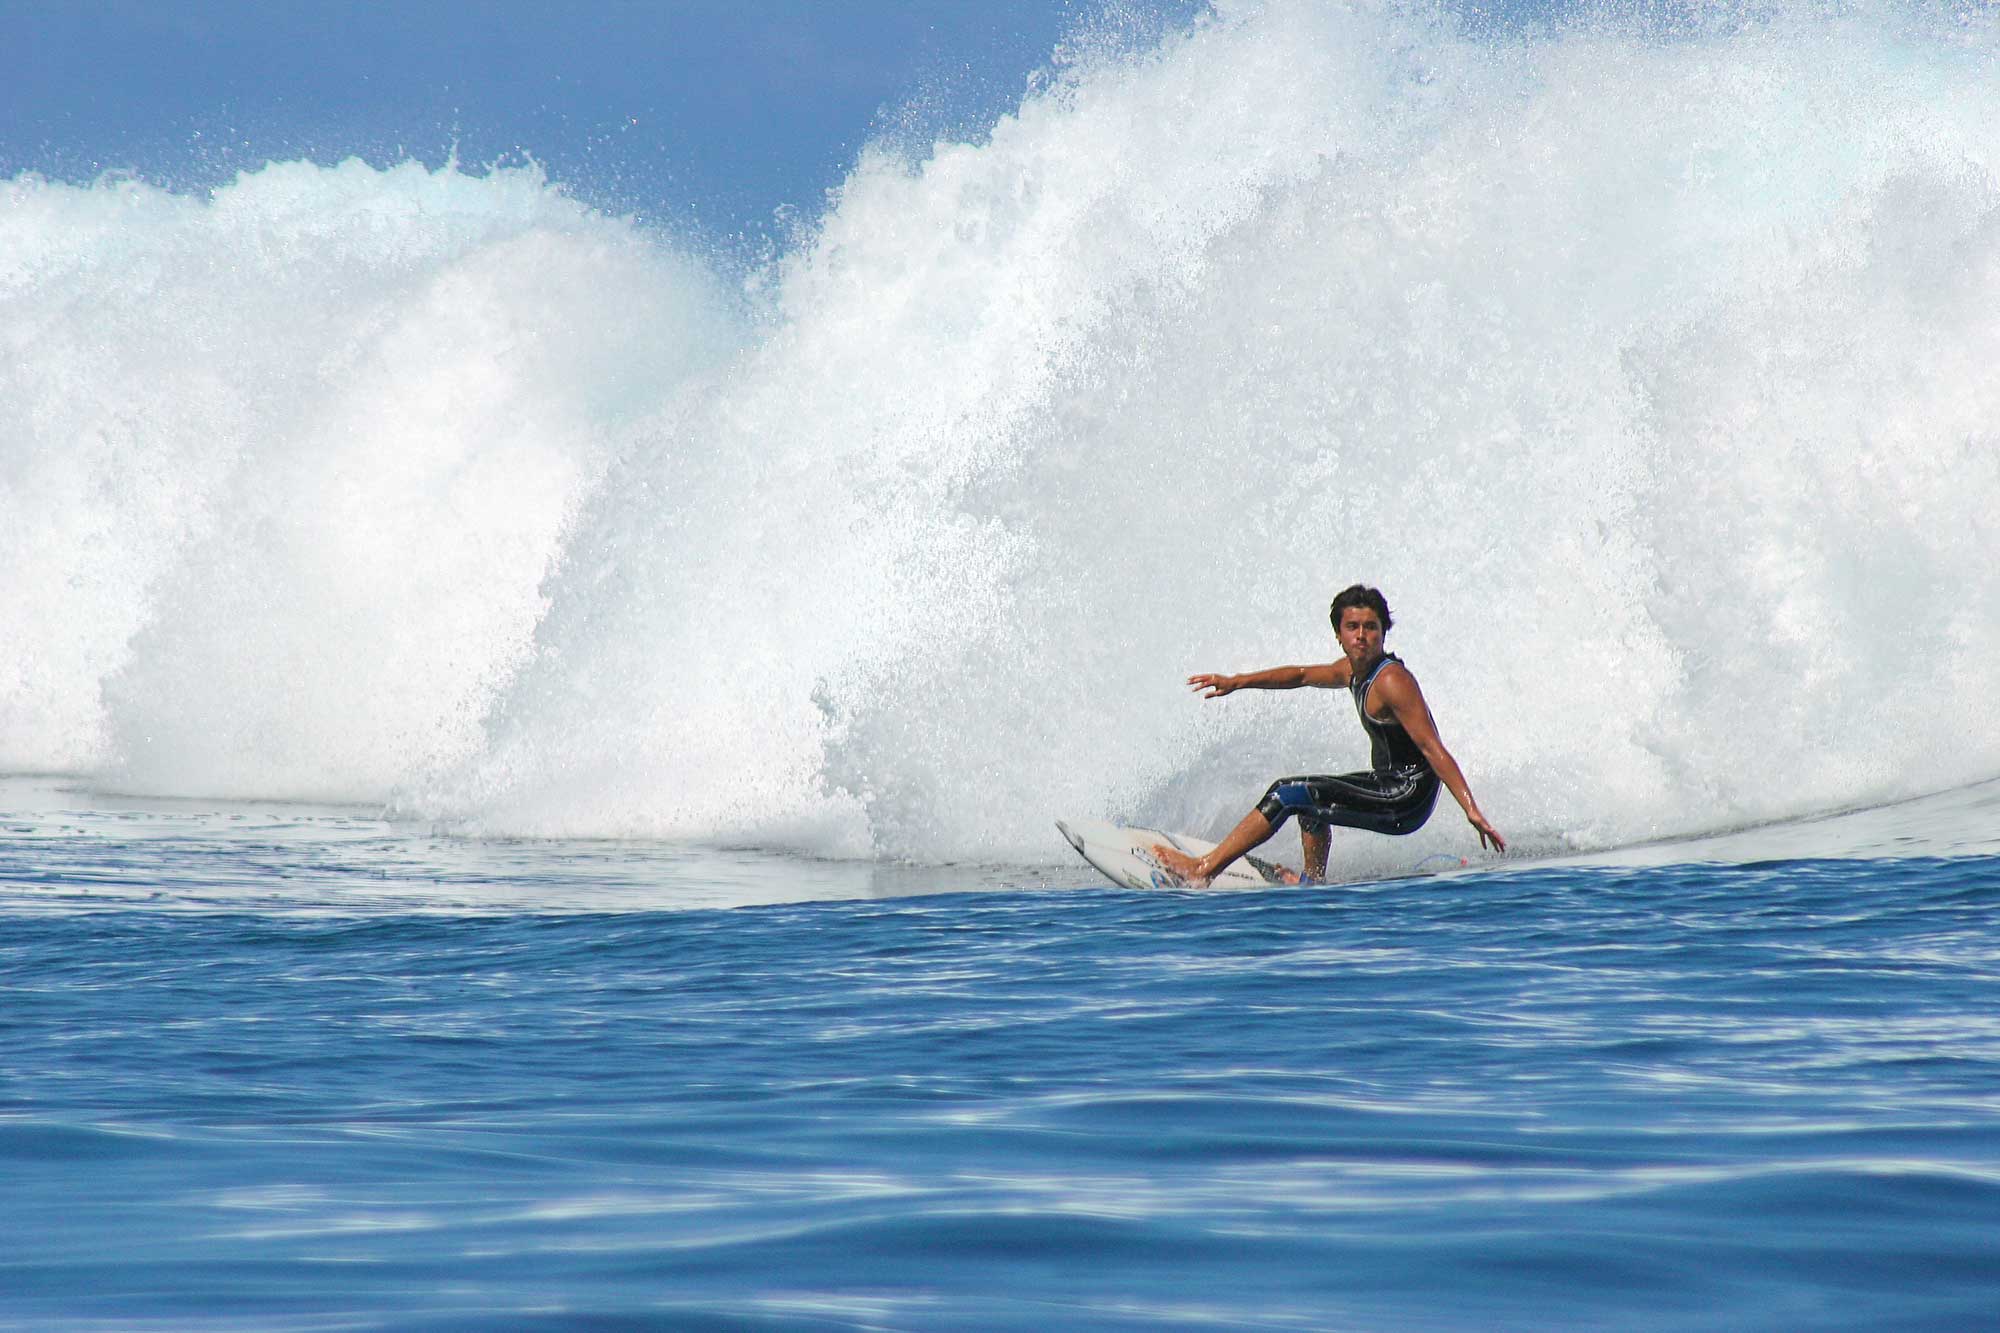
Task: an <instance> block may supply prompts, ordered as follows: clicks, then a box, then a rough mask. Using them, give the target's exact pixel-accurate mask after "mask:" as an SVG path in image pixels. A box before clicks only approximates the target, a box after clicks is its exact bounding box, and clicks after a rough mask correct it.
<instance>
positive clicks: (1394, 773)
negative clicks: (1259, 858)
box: [1257, 764, 1442, 834]
mask: <svg viewBox="0 0 2000 1333" xmlns="http://www.w3.org/2000/svg"><path fill="white" fill-rule="evenodd" d="M1441 785H1442V784H1441V783H1439V782H1438V776H1437V774H1435V773H1433V772H1431V769H1430V765H1428V764H1404V765H1402V766H1401V767H1398V768H1377V769H1371V770H1369V771H1368V772H1366V773H1343V774H1341V775H1339V776H1338V777H1327V776H1320V777H1298V778H1279V779H1278V780H1277V781H1276V782H1274V783H1272V784H1271V789H1270V790H1269V791H1267V792H1265V793H1264V799H1263V800H1261V801H1259V802H1258V803H1257V810H1258V812H1259V813H1260V814H1262V815H1263V816H1264V818H1266V819H1268V820H1270V821H1271V827H1272V828H1274V829H1275V828H1277V827H1278V825H1280V824H1282V823H1284V822H1285V821H1286V820H1287V819H1289V818H1291V817H1292V816H1293V815H1297V816H1298V817H1299V820H1300V822H1301V823H1303V824H1305V825H1307V826H1308V827H1311V826H1313V825H1318V826H1319V827H1321V828H1325V827H1326V826H1327V825H1329V824H1337V825H1339V826H1340V827H1341V828H1358V829H1367V830H1369V831H1371V832H1374V833H1395V834H1403V833H1415V832H1416V831H1417V830H1418V829H1420V828H1422V827H1423V826H1424V821H1425V820H1427V819H1429V818H1430V817H1431V809H1432V807H1433V806H1435V805H1436V804H1437V797H1438V788H1439V786H1441Z"/></svg>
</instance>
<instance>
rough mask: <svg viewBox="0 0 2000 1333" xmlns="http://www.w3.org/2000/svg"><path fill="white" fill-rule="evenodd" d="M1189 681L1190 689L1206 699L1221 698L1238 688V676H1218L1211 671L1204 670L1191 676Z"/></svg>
mask: <svg viewBox="0 0 2000 1333" xmlns="http://www.w3.org/2000/svg"><path fill="white" fill-rule="evenodd" d="M1187 683H1188V688H1189V689H1192V690H1194V691H1195V692H1196V693H1197V694H1199V695H1201V697H1202V698H1204V699H1220V698H1221V697H1222V696H1223V695H1225V694H1231V693H1234V692H1235V689H1236V677H1234V676H1218V675H1216V674H1215V673H1213V672H1210V671H1204V672H1202V673H1201V674H1200V675H1198V676H1189V677H1188V680H1187Z"/></svg>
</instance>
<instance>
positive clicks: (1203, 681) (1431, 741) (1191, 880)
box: [1153, 583, 1507, 888]
mask: <svg viewBox="0 0 2000 1333" xmlns="http://www.w3.org/2000/svg"><path fill="white" fill-rule="evenodd" d="M1330 618H1331V619H1332V621H1333V628H1334V633H1335V635H1336V636H1337V637H1338V639H1339V641H1340V651H1341V654H1342V656H1341V660H1339V661H1338V662H1326V663H1323V664H1321V665H1318V666H1282V667H1271V668H1269V669H1268V670H1265V671H1252V672H1249V673H1247V674H1245V675H1241V676H1224V675H1216V674H1214V673H1211V672H1203V673H1202V674H1200V675H1198V676H1189V677H1188V685H1189V686H1190V687H1192V688H1193V689H1194V690H1195V691H1196V692H1198V693H1199V694H1200V695H1201V696H1202V698H1204V699H1220V698H1221V697H1222V696H1223V695H1225V694H1233V693H1235V692H1236V691H1237V690H1295V689H1298V688H1299V687H1300V686H1301V685H1312V686H1317V687H1318V688H1320V689H1324V690H1334V689H1345V690H1347V691H1349V692H1350V693H1351V694H1352V695H1353V696H1354V711H1355V712H1356V713H1357V714H1359V715H1360V718H1361V729H1362V730H1363V731H1365V732H1367V733H1368V741H1369V745H1370V748H1371V754H1370V763H1371V765H1372V766H1371V767H1370V769H1369V770H1368V771H1367V772H1365V773H1347V774H1342V775H1340V776H1338V777H1332V776H1318V777H1312V776H1308V777H1296V778H1279V779H1278V780H1277V781H1276V782H1274V783H1272V784H1271V786H1270V789H1269V790H1268V791H1266V792H1265V793H1264V799H1263V800H1261V801H1259V802H1258V803H1257V808H1256V809H1254V810H1252V811H1251V812H1250V813H1249V814H1247V815H1245V816H1243V820H1242V822H1241V823H1239V824H1238V825H1237V826H1236V827H1235V828H1234V829H1232V830H1230V833H1229V836H1228V837H1226V838H1224V839H1223V840H1222V841H1221V842H1220V843H1218V844H1217V845H1216V847H1215V850H1214V851H1212V852H1210V853H1209V854H1208V855H1206V856H1203V857H1199V858H1197V857H1193V856H1189V855H1188V854H1187V853H1186V852H1183V851H1180V850H1178V849H1176V848H1173V847H1168V846H1164V845H1155V846H1154V848H1153V855H1154V856H1155V857H1156V858H1158V860H1159V862H1160V865H1161V866H1162V867H1164V868H1165V869H1166V870H1167V871H1169V872H1170V873H1172V874H1174V875H1176V876H1178V877H1180V878H1181V879H1182V880H1185V881H1186V882H1187V883H1188V884H1190V885H1192V886H1194V887H1196V888H1205V887H1207V885H1208V882H1209V880H1210V879H1211V878H1213V877H1214V876H1215V874H1216V873H1217V872H1218V871H1220V870H1221V869H1222V868H1223V867H1224V866H1226V865H1228V864H1229V863H1230V862H1232V861H1234V860H1235V859H1236V858H1237V857H1239V856H1241V855H1243V854H1244V853H1245V852H1247V851H1249V850H1250V849H1251V848H1253V847H1255V846H1257V845H1258V844H1259V843H1261V842H1263V841H1264V840H1265V839H1266V838H1269V837H1270V836H1271V835H1272V834H1273V833H1276V832H1277V831H1278V828H1279V826H1280V825H1282V824H1283V823H1284V822H1285V821H1286V820H1287V819H1289V818H1291V817H1292V816H1293V815H1297V816H1298V818H1299V842H1300V844H1301V846H1302V847H1303V848H1304V850H1305V867H1306V879H1307V880H1319V879H1323V878H1325V876H1326V853H1327V846H1328V843H1329V842H1330V841H1331V838H1330V830H1331V829H1332V827H1333V826H1334V825H1336V824H1338V825H1340V826H1341V827H1342V828H1358V829H1369V830H1372V831H1374V832H1376V833H1390V834H1399V835H1400V834H1404V833H1414V832H1416V831H1417V830H1418V829H1420V828H1422V827H1423V825H1424V821H1425V820H1427V819H1429V818H1430V817H1431V808H1432V807H1433V806H1435V805H1436V804H1437V794H1438V787H1439V786H1440V785H1442V786H1443V787H1444V788H1445V789H1446V790H1448V791H1450V792H1451V795H1452V799H1453V800H1455V801H1457V802H1458V804H1459V807H1460V808H1461V809H1463V810H1464V811H1465V818H1466V821H1467V822H1468V823H1470V824H1471V825H1472V827H1473V829H1474V830H1475V831H1476V832H1477V833H1478V834H1479V845H1480V846H1481V847H1482V848H1483V847H1486V846H1487V845H1489V844H1490V845H1491V846H1492V848H1493V850H1495V851H1501V852H1504V851H1506V850H1507V843H1506V840H1505V839H1503V838H1502V837H1501V836H1500V834H1499V831H1498V830H1496V829H1495V828H1494V827H1493V825H1492V824H1491V823H1490V822H1488V820H1487V818H1486V816H1485V815H1483V814H1481V813H1480V810H1479V803H1478V802H1476V801H1474V800H1473V799H1472V789H1471V788H1470V787H1468V786H1467V785H1466V783H1465V775H1464V774H1463V773H1461V772H1459V770H1458V761H1457V760H1455V759H1453V758H1452V757H1451V751H1449V750H1447V749H1445V748H1444V742H1443V741H1441V740H1439V739H1438V734H1437V723H1436V722H1435V721H1433V720H1432V718H1431V710H1430V705H1428V704H1426V703H1425V702H1424V692H1423V691H1422V690H1421V689H1419V688H1418V687H1417V678H1416V677H1415V676H1413V675H1411V674H1410V669H1409V668H1408V667H1406V666H1404V665H1403V661H1402V659H1401V658H1399V657H1397V656H1396V655H1395V654H1394V653H1391V652H1387V651H1385V650H1384V649H1383V647H1382V638H1383V636H1384V635H1386V634H1387V633H1388V632H1389V626H1390V625H1392V624H1393V623H1394V621H1392V620H1391V619H1390V616H1389V603H1388V600H1387V599H1386V598H1384V597H1383V596H1382V594H1381V593H1380V592H1378V591H1377V590H1376V589H1374V588H1367V587H1363V586H1362V585H1361V584H1359V583H1357V584H1355V585H1354V586H1353V587H1350V588H1345V589H1342V590H1341V592H1340V593H1339V595H1338V596H1336V597H1335V598H1334V599H1333V607H1332V610H1331V616H1330Z"/></svg>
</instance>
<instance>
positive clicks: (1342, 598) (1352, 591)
mask: <svg viewBox="0 0 2000 1333" xmlns="http://www.w3.org/2000/svg"><path fill="white" fill-rule="evenodd" d="M1351 606H1361V607H1366V608H1367V609H1368V610H1370V611H1373V612H1374V613H1375V614H1376V615H1378V616H1380V617H1382V632H1383V633H1384V634H1387V633H1388V632H1389V627H1390V626H1392V625H1394V624H1395V623H1396V622H1395V620H1394V619H1393V618H1392V617H1391V616H1390V615H1389V599H1388V598H1386V597H1384V596H1383V595H1382V590H1381V589H1380V588H1370V587H1366V586H1364V585H1362V584H1359V583H1356V584H1353V585H1351V586H1349V587H1346V588H1342V589H1341V590H1340V591H1339V592H1337V593H1335V594H1334V595H1333V609H1332V610H1331V611H1329V612H1328V614H1327V618H1328V619H1329V620H1331V621H1333V627H1334V628H1335V629H1336V630H1337V629H1339V628H1340V613H1341V612H1342V611H1345V610H1347V609H1348V608H1349V607H1351Z"/></svg>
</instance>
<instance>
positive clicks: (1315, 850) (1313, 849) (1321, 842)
mask: <svg viewBox="0 0 2000 1333" xmlns="http://www.w3.org/2000/svg"><path fill="white" fill-rule="evenodd" d="M1332 842H1333V830H1331V829H1330V828H1328V827H1327V826H1326V825H1325V824H1324V823H1322V822H1321V821H1319V820H1317V819H1306V818H1304V817H1301V818H1300V819H1299V850H1300V852H1301V854H1302V855H1303V856H1304V858H1305V867H1306V878H1307V879H1309V880H1324V879H1325V878H1326V853H1327V848H1328V847H1329V846H1330V845H1331V844H1332Z"/></svg>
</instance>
